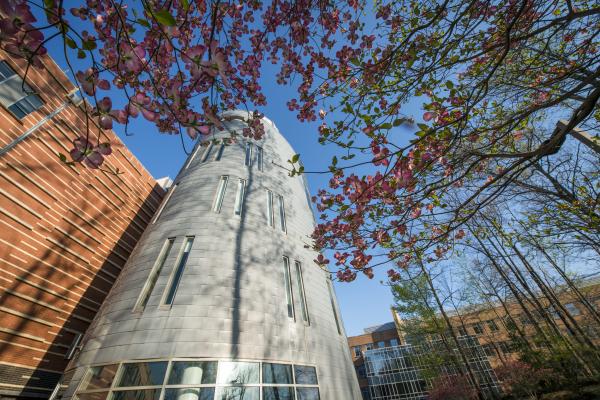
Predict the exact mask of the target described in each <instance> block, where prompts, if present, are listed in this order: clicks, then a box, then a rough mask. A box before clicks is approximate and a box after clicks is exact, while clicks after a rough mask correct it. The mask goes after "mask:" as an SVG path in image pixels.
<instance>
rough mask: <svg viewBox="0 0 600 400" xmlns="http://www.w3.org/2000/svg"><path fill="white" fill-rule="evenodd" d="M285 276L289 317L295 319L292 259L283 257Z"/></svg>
mask: <svg viewBox="0 0 600 400" xmlns="http://www.w3.org/2000/svg"><path fill="white" fill-rule="evenodd" d="M283 278H284V281H285V282H284V283H285V299H286V301H287V314H288V317H290V318H292V319H294V296H293V294H292V276H291V274H290V259H289V258H287V257H285V256H284V257H283Z"/></svg>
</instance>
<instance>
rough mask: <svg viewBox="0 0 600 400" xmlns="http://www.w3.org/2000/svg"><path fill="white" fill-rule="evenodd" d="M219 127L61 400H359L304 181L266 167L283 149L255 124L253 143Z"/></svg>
mask: <svg viewBox="0 0 600 400" xmlns="http://www.w3.org/2000/svg"><path fill="white" fill-rule="evenodd" d="M223 118H224V120H225V121H224V123H225V124H226V126H227V129H226V131H225V132H221V133H215V138H214V140H213V141H212V142H211V143H210V144H209V145H208V146H202V145H197V146H196V148H195V150H194V151H193V153H192V154H191V155H190V157H189V158H188V160H187V162H186V163H185V164H184V166H183V167H182V169H181V171H180V173H179V174H178V176H177V177H176V178H175V179H174V181H173V185H172V186H171V188H170V189H169V192H168V194H167V196H166V197H165V199H164V201H163V203H162V205H161V206H160V208H159V209H158V211H157V213H156V214H155V215H154V217H153V219H152V220H151V222H150V226H149V227H148V229H147V230H146V231H145V233H144V235H143V237H142V239H141V240H140V242H139V244H138V246H137V247H136V249H135V251H134V253H133V254H132V256H131V257H130V259H129V261H128V262H127V265H126V266H125V268H124V269H123V272H122V273H121V275H120V276H119V279H118V280H117V282H116V284H115V285H114V287H113V288H112V290H111V292H110V294H109V296H108V298H107V299H106V301H105V302H104V304H103V306H102V309H101V310H100V312H99V313H98V315H97V316H96V318H95V319H94V321H93V323H92V326H91V328H90V329H89V330H88V332H87V334H86V336H85V337H84V339H83V343H82V349H81V351H80V352H79V353H78V355H77V356H76V358H75V359H74V360H73V361H72V363H71V364H70V366H69V368H68V370H67V373H66V376H65V381H64V383H65V386H67V389H66V391H65V393H64V394H63V396H62V397H63V398H71V397H73V396H76V397H77V398H78V399H80V400H103V399H107V398H109V399H111V400H117V399H118V400H128V399H141V398H144V399H151V398H152V399H159V398H161V399H177V400H199V399H202V400H204V399H211V400H212V399H219V400H225V399H227V400H234V399H238V400H241V399H244V400H258V399H262V400H270V399H278V400H283V399H296V400H316V399H324V400H338V399H344V400H353V399H359V398H360V391H359V388H358V384H357V380H356V376H355V374H354V371H353V369H352V363H351V357H350V351H349V349H348V345H347V341H346V336H345V334H344V328H343V325H342V321H341V320H340V313H339V310H338V306H337V303H336V298H335V294H334V291H333V286H332V283H331V281H330V279H329V276H328V274H327V273H326V272H325V271H323V270H322V269H321V268H320V267H319V266H318V265H317V264H315V263H314V262H313V260H314V259H315V258H316V254H315V252H314V251H312V250H311V249H310V247H309V235H310V233H311V232H312V230H313V227H314V219H313V216H312V210H311V207H310V204H309V199H308V196H307V194H308V191H307V188H306V183H305V181H304V178H303V177H301V176H300V177H294V178H290V177H289V176H288V174H287V171H286V170H284V169H283V168H282V167H280V166H281V165H285V163H286V160H288V159H290V158H291V157H292V156H293V154H294V151H293V149H292V148H291V146H290V145H289V144H288V143H287V142H286V140H285V139H284V138H283V136H282V135H281V134H280V133H279V132H278V130H277V128H276V127H275V125H274V124H273V123H272V122H271V121H270V120H268V119H266V118H265V119H264V120H263V122H264V125H265V131H266V134H265V137H264V138H263V139H262V140H249V139H245V140H241V139H242V135H241V132H242V130H243V129H244V128H245V127H246V126H247V125H246V123H245V122H244V120H245V118H247V113H245V112H241V111H236V112H229V113H225V114H224V115H223ZM232 133H235V134H237V139H236V140H235V141H233V142H230V141H229V140H228V139H229V138H230V136H231V134H232ZM226 142H228V143H226ZM160 396H162V397H160Z"/></svg>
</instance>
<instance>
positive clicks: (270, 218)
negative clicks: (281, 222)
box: [266, 189, 275, 228]
mask: <svg viewBox="0 0 600 400" xmlns="http://www.w3.org/2000/svg"><path fill="white" fill-rule="evenodd" d="M266 191H267V223H268V225H269V227H271V228H274V227H275V210H274V208H273V196H274V195H273V191H271V190H269V189H266Z"/></svg>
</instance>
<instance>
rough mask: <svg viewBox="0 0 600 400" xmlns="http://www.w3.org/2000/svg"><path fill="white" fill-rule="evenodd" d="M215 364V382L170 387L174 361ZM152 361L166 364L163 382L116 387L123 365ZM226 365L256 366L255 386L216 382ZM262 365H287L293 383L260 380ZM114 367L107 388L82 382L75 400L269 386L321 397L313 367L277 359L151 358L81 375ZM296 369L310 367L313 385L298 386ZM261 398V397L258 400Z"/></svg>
mask: <svg viewBox="0 0 600 400" xmlns="http://www.w3.org/2000/svg"><path fill="white" fill-rule="evenodd" d="M182 361H183V362H194V361H200V362H216V364H217V366H216V371H215V372H216V374H215V382H214V383H189V384H170V383H169V378H170V377H171V373H172V371H173V366H174V364H175V363H177V362H182ZM154 362H166V363H167V366H166V368H165V372H164V376H162V380H161V381H160V384H156V385H143V386H117V382H119V381H120V379H121V377H122V374H123V372H124V368H125V367H124V366H125V365H127V364H139V363H154ZM229 362H240V363H253V364H257V365H258V372H259V375H258V383H251V384H236V383H219V375H220V372H221V368H220V367H221V365H222V363H229ZM264 364H281V365H286V366H289V368H290V369H291V374H292V375H291V378H292V381H291V382H290V383H265V382H264V377H263V368H264ZM113 365H114V366H116V371H115V374H114V376H113V378H112V381H111V382H110V384H109V385H107V386H106V387H102V388H100V389H90V390H84V389H82V386H83V384H84V382H85V379H82V380H81V381H80V382H79V384H78V385H77V388H76V390H75V393H74V399H75V400H77V399H79V396H85V395H94V394H97V395H100V396H102V395H105V396H106V397H104V399H106V400H110V399H112V398H113V393H115V392H136V391H140V390H156V391H158V396H159V398H160V399H164V398H165V397H164V396H165V395H166V393H167V390H175V389H200V390H202V389H211V388H212V389H213V396H216V394H217V393H218V392H219V390H222V389H224V388H225V389H226V388H236V387H237V388H254V387H255V388H257V390H258V391H259V396H262V392H263V389H264V388H269V387H279V388H290V390H291V391H292V392H293V393H294V396H295V395H296V392H297V390H298V389H302V388H316V389H317V390H318V391H319V396H320V381H321V379H320V378H319V369H318V368H317V366H316V365H314V364H296V363H291V362H287V361H277V360H260V359H259V360H256V359H254V360H252V359H233V360H232V359H219V358H191V357H173V358H152V359H143V360H123V361H120V362H117V363H113V364H92V365H89V366H87V369H86V371H85V373H84V375H83V376H84V378H85V377H87V376H88V375H89V374H90V373H91V370H92V369H93V368H101V367H105V366H113ZM296 367H300V368H305V369H306V368H310V369H313V370H314V374H315V379H316V383H315V384H311V383H298V378H297V376H296ZM259 398H260V397H259Z"/></svg>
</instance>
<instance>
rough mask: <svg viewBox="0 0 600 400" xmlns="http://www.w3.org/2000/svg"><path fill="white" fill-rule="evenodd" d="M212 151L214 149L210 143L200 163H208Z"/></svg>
mask: <svg viewBox="0 0 600 400" xmlns="http://www.w3.org/2000/svg"><path fill="white" fill-rule="evenodd" d="M212 149H213V143H212V142H210V144H209V145H208V147H207V148H206V150H205V151H204V154H202V159H201V160H200V162H206V160H207V159H208V156H210V152H211V151H212Z"/></svg>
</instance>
